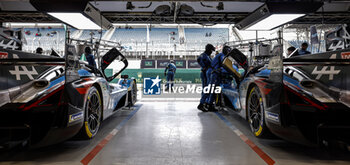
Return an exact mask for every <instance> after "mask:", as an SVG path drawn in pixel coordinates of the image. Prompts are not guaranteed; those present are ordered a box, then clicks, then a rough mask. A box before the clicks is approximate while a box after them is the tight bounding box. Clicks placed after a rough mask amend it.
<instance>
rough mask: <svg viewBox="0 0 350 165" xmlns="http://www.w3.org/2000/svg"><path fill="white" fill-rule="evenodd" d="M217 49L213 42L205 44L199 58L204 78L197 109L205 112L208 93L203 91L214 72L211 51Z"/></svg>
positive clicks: (202, 78)
mask: <svg viewBox="0 0 350 165" xmlns="http://www.w3.org/2000/svg"><path fill="white" fill-rule="evenodd" d="M213 51H215V47H214V46H213V45H212V44H207V45H206V46H205V51H204V52H203V53H202V54H201V55H200V56H199V57H198V58H197V62H198V64H199V65H200V66H201V75H200V76H201V80H202V96H201V100H200V103H199V105H198V106H197V109H199V110H201V111H203V112H205V111H206V109H205V108H204V103H205V100H206V99H207V98H208V96H209V94H208V93H203V90H204V87H206V86H208V84H209V81H210V75H211V72H212V68H211V62H212V59H211V57H210V55H211V53H212V52H213Z"/></svg>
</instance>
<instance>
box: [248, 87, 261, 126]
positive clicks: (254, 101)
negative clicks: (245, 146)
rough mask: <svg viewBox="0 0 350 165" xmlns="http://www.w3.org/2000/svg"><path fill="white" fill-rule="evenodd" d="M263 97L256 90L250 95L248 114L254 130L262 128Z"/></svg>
mask: <svg viewBox="0 0 350 165" xmlns="http://www.w3.org/2000/svg"><path fill="white" fill-rule="evenodd" d="M260 103H261V97H260V95H259V94H258V93H257V92H256V90H254V91H253V92H252V93H251V94H250V97H249V102H248V112H249V113H248V115H249V123H250V126H251V128H252V131H253V132H257V131H258V130H259V129H260V126H261V121H262V107H261V104H260Z"/></svg>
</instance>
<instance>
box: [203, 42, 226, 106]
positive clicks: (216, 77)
mask: <svg viewBox="0 0 350 165" xmlns="http://www.w3.org/2000/svg"><path fill="white" fill-rule="evenodd" d="M230 51H231V48H230V47H228V46H224V47H223V48H222V52H221V53H219V54H217V55H216V56H215V57H214V58H213V61H212V63H211V67H212V68H213V71H212V73H211V76H210V82H209V85H214V86H215V88H216V86H219V85H220V83H221V80H222V77H223V76H225V75H229V72H228V71H227V70H226V69H225V68H223V67H222V62H223V60H224V58H225V56H226V55H227V54H228V53H230ZM215 95H216V94H215V93H213V92H211V93H210V95H209V97H208V98H207V99H206V102H205V103H206V104H205V106H204V107H205V109H206V110H207V111H212V112H215V111H217V110H216V109H215V108H214V100H215Z"/></svg>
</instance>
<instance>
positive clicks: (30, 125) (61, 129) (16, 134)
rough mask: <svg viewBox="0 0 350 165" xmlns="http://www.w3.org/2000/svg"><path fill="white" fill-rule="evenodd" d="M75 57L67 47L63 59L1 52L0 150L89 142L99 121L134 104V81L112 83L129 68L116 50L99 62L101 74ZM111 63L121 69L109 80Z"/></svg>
mask: <svg viewBox="0 0 350 165" xmlns="http://www.w3.org/2000/svg"><path fill="white" fill-rule="evenodd" d="M79 57H80V56H79V55H78V54H77V51H76V49H75V46H73V45H69V44H67V46H66V55H65V58H58V57H54V56H47V55H39V54H34V53H26V52H22V51H17V50H9V49H0V148H10V147H13V146H16V145H19V144H21V145H27V146H30V147H41V146H47V145H51V144H55V143H58V142H61V141H64V140H67V139H69V138H72V137H73V136H78V137H79V138H83V139H91V138H93V137H94V136H96V134H97V133H98V131H99V128H100V126H101V122H102V121H103V120H105V119H106V118H108V117H110V116H111V115H112V114H114V113H115V112H117V111H118V110H119V109H121V108H123V107H125V106H132V105H134V104H135V102H136V95H137V93H136V92H137V89H136V81H135V79H134V78H131V79H128V77H127V76H125V75H123V76H122V77H121V79H120V80H119V82H123V83H111V81H112V80H113V79H115V78H116V77H117V76H118V75H119V74H120V73H121V72H122V71H123V70H124V69H125V68H126V67H127V66H128V62H127V60H126V58H125V57H124V56H123V55H122V54H121V53H120V52H119V51H118V50H117V49H116V48H113V49H111V50H109V51H108V52H107V53H106V54H105V55H104V56H103V57H102V58H101V59H102V60H101V61H102V62H101V65H100V66H101V67H100V68H95V67H93V66H89V65H88V64H87V63H86V62H83V61H80V60H79V59H80V58H79ZM113 62H119V63H121V64H122V65H123V66H121V69H120V70H119V71H118V72H117V73H115V74H114V75H112V76H110V77H107V75H106V74H105V70H106V69H107V67H108V66H109V65H110V64H111V63H113ZM119 63H118V64H119Z"/></svg>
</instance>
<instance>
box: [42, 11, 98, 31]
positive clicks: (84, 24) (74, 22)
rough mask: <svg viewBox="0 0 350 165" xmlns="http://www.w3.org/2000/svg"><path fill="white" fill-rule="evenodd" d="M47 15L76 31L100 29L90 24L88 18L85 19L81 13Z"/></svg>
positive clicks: (94, 24) (92, 23)
mask: <svg viewBox="0 0 350 165" xmlns="http://www.w3.org/2000/svg"><path fill="white" fill-rule="evenodd" d="M48 14H49V15H51V16H53V17H55V18H57V19H59V20H61V21H63V22H64V23H67V24H69V25H71V26H73V27H75V28H77V29H90V30H94V29H101V27H100V26H98V25H97V24H96V23H94V22H92V21H91V20H90V19H89V18H87V17H85V16H84V15H83V14H81V13H54V12H52V13H51V12H50V13H48Z"/></svg>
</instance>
